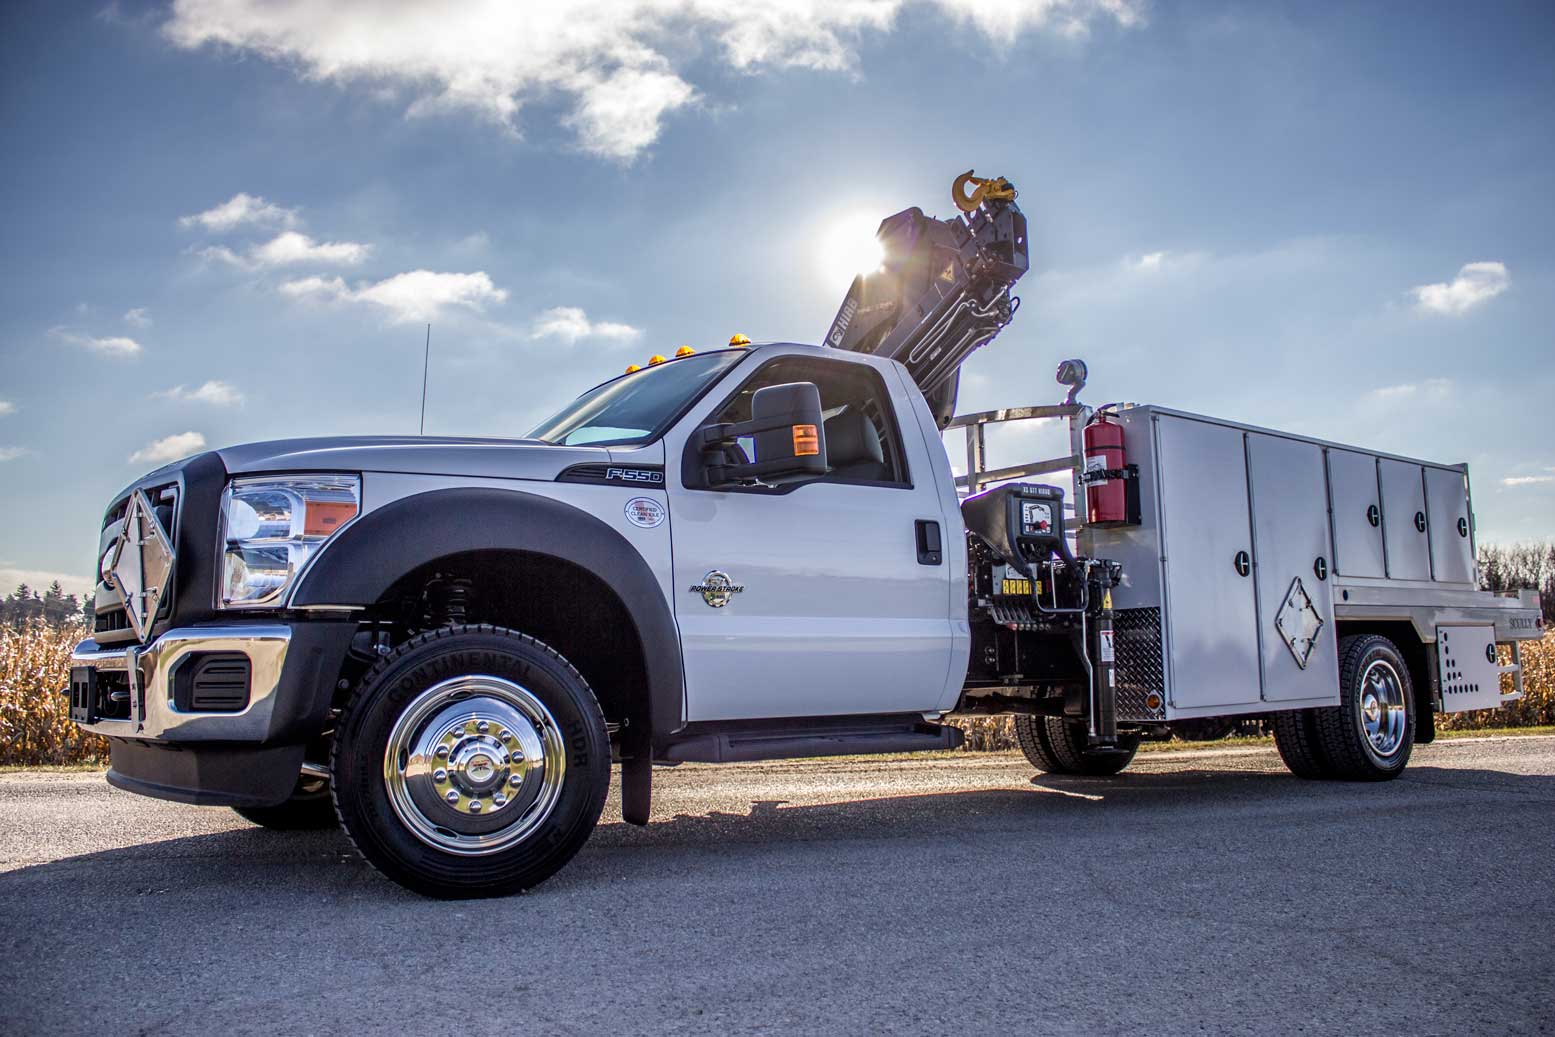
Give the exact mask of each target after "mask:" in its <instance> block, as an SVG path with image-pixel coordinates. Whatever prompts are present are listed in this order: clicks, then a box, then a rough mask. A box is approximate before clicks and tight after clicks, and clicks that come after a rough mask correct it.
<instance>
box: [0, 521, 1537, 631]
mask: <svg viewBox="0 0 1555 1037" xmlns="http://www.w3.org/2000/svg"><path fill="white" fill-rule="evenodd" d="M1479 585H1480V587H1481V588H1483V589H1485V590H1488V591H1515V590H1520V589H1523V588H1530V589H1533V590H1537V591H1539V593H1540V598H1541V603H1542V605H1543V607H1544V621H1545V623H1546V624H1552V625H1555V541H1544V540H1535V541H1530V542H1527V543H1517V544H1481V545H1480V548H1479ZM93 600H94V599H92V598H91V597H88V598H87V599H86V600H85V601H82V600H81V599H79V598H77V597H76V596H75V595H74V594H66V593H65V589H64V588H63V587H61V586H60V585H59V581H58V580H55V581H54V582H53V583H51V584H49V588H48V590H46V591H44V592H43V593H42V594H39V593H38V592H37V591H36V590H34V589H33V588H31V587H29V586H27V584H25V583H23V584H20V585H19V586H17V588H16V590H14V591H12V592H11V593H10V594H7V595H6V596H5V598H4V599H3V600H0V627H12V628H15V627H23V626H27V625H29V624H31V623H36V622H42V623H43V624H44V625H46V626H51V627H63V626H69V625H70V624H72V623H80V622H86V623H91V621H92V615H93V613H92V605H93Z"/></svg>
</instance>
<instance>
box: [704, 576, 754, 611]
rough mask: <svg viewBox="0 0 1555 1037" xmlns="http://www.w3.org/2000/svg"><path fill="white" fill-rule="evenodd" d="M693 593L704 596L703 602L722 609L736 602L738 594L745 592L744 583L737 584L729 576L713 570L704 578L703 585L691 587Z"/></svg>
mask: <svg viewBox="0 0 1555 1037" xmlns="http://www.w3.org/2000/svg"><path fill="white" fill-rule="evenodd" d="M691 590H692V592H693V593H696V594H700V595H702V600H703V601H705V602H707V603H708V605H710V606H712V607H713V608H715V609H721V608H723V607H724V606H725V605H727V604H729V602H731V601H733V600H734V596H735V595H736V594H740V593H742V592H743V591H744V590H745V585H744V584H743V583H735V582H734V581H733V580H731V579H729V574H728V573H725V572H719V571H718V570H717V569H714V570H712V571H711V572H709V573H708V574H707V575H706V576H704V577H702V582H701V583H693V584H692V585H691Z"/></svg>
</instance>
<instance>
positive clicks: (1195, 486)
mask: <svg viewBox="0 0 1555 1037" xmlns="http://www.w3.org/2000/svg"><path fill="white" fill-rule="evenodd" d="M1243 435H1244V434H1243V433H1242V431H1241V430H1240V429H1235V428H1227V427H1226V426H1224V425H1215V424H1211V423H1209V422H1204V421H1194V420H1192V419H1189V418H1182V417H1177V416H1174V415H1159V416H1158V417H1157V419H1156V436H1157V439H1158V449H1157V455H1156V456H1157V463H1158V465H1159V474H1158V478H1157V480H1156V486H1157V487H1158V488H1159V491H1160V495H1161V496H1160V501H1161V534H1160V535H1161V544H1162V547H1163V552H1162V553H1163V554H1164V555H1165V556H1166V561H1165V572H1166V601H1165V605H1166V613H1167V652H1166V655H1167V661H1168V674H1169V701H1170V704H1171V706H1172V707H1173V708H1174V709H1175V710H1191V711H1198V712H1199V713H1200V715H1206V714H1207V710H1208V708H1209V707H1223V706H1236V705H1244V704H1249V703H1256V702H1258V700H1259V680H1258V637H1257V633H1258V631H1257V627H1256V625H1255V622H1254V609H1255V607H1256V597H1255V592H1254V585H1253V580H1252V578H1251V577H1252V570H1251V565H1250V562H1251V556H1252V535H1251V526H1250V521H1249V520H1250V515H1249V511H1248V499H1247V458H1246V454H1245V451H1244V446H1243ZM1239 556H1242V557H1245V559H1246V560H1247V561H1248V562H1249V564H1248V566H1247V567H1246V575H1244V574H1243V573H1242V572H1239V571H1238V564H1237V563H1238V558H1239Z"/></svg>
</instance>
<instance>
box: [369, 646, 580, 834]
mask: <svg viewBox="0 0 1555 1037" xmlns="http://www.w3.org/2000/svg"><path fill="white" fill-rule="evenodd" d="M565 750H566V747H565V746H564V745H563V743H562V736H561V730H560V728H559V727H558V726H557V723H556V719H555V718H554V717H553V716H551V711H550V710H549V709H547V708H546V706H545V704H544V703H543V702H541V701H540V700H539V699H538V698H537V697H535V695H534V694H533V693H532V692H530V691H529V690H528V689H527V688H525V687H523V686H522V685H519V684H515V683H514V682H513V681H510V680H506V679H504V678H502V677H488V676H476V675H471V676H465V677H454V678H452V679H450V680H446V681H442V682H441V683H439V684H435V685H433V686H432V687H431V688H428V689H427V690H426V691H424V692H422V693H421V694H420V695H418V696H417V697H416V698H415V699H414V700H412V701H411V703H410V704H409V705H408V706H406V707H405V710H404V712H402V713H401V714H400V716H399V719H398V720H396V721H395V722H394V727H393V729H392V730H390V732H389V740H388V744H387V746H386V747H385V749H384V756H383V782H384V786H385V788H386V789H387V790H388V794H389V803H390V804H391V805H392V806H393V807H394V812H395V813H396V814H397V815H398V816H399V819H400V820H401V821H402V822H404V824H405V826H406V827H407V828H408V829H410V831H411V832H412V833H414V835H415V836H416V838H417V839H420V840H421V841H422V842H424V843H426V844H427V845H428V846H431V847H434V848H436V849H439V850H444V851H447V852H449V853H457V854H463V855H466V856H481V855H485V854H491V853H497V852H499V851H501V850H504V849H506V848H508V847H510V846H512V845H514V844H515V843H518V842H520V841H522V840H523V839H524V838H525V837H526V836H528V835H529V834H530V833H531V832H533V831H534V830H535V829H536V828H537V827H538V826H539V825H540V824H542V823H543V822H544V821H545V819H546V818H547V817H549V816H550V814H551V811H552V809H554V808H555V806H556V800H557V798H558V797H559V796H560V795H561V791H562V780H563V778H564V776H565V774H566V769H567V757H566V751H565Z"/></svg>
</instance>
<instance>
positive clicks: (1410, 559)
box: [1377, 457, 1431, 580]
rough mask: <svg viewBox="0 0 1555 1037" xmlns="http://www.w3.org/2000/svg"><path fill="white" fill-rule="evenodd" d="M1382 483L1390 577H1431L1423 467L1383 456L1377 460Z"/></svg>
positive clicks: (1384, 525) (1383, 522) (1401, 578)
mask: <svg viewBox="0 0 1555 1037" xmlns="http://www.w3.org/2000/svg"><path fill="white" fill-rule="evenodd" d="M1377 477H1378V480H1377V481H1378V482H1379V483H1381V485H1382V533H1383V539H1384V540H1385V541H1386V542H1387V545H1388V576H1389V577H1390V578H1392V579H1395V580H1429V579H1430V578H1431V546H1430V541H1429V540H1427V539H1426V529H1427V528H1428V526H1427V524H1426V514H1425V479H1424V476H1423V475H1422V474H1421V471H1420V466H1419V465H1417V464H1410V463H1409V462H1407V461H1395V460H1393V459H1392V458H1389V457H1384V458H1381V459H1380V460H1379V461H1378V462H1377Z"/></svg>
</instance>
